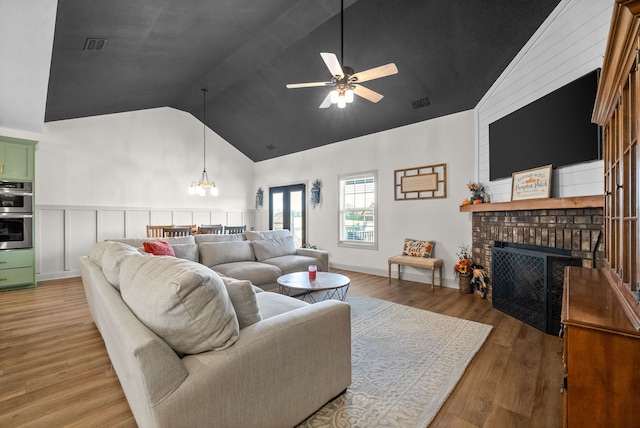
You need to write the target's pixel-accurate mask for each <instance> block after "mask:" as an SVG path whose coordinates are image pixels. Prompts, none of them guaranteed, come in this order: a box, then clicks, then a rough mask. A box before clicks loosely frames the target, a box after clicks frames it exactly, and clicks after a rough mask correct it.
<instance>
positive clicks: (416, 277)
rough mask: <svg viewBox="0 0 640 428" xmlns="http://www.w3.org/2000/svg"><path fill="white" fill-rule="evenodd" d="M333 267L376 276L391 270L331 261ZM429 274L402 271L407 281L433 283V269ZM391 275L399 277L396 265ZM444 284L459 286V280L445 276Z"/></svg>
mask: <svg viewBox="0 0 640 428" xmlns="http://www.w3.org/2000/svg"><path fill="white" fill-rule="evenodd" d="M330 265H331V268H336V269H344V270H351V271H354V272H360V273H366V274H369V275H376V276H383V277H385V278H388V277H389V271H388V270H385V269H378V268H369V267H364V266H352V265H345V264H341V263H330ZM428 272H429V274H424V275H423V274H418V273H413V272H405V271H404V269H403V271H402V279H403V280H405V279H406V280H407V281H413V282H420V283H423V284H429V285H430V284H431V273H430V272H431V271H428ZM391 275H392V277H393V278H396V279H397V278H398V276H397V275H398V271H397V270H396V268H395V267H394V268H393V270H392V272H391ZM438 283H439V282H438V273H437V272H436V284H438ZM442 285H443V286H444V287H447V288H456V289H457V288H458V281H457V280H455V279H453V278H447V277H444V278H442Z"/></svg>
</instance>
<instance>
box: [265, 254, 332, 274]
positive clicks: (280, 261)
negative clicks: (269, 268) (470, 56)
mask: <svg viewBox="0 0 640 428" xmlns="http://www.w3.org/2000/svg"><path fill="white" fill-rule="evenodd" d="M262 263H267V264H270V265H273V266H277V267H278V268H279V269H280V270H281V271H282V274H283V275H286V274H288V273H291V272H302V271H306V270H307V269H309V266H310V265H316V266H317V267H318V269H321V268H322V266H318V259H316V258H315V257H308V256H298V255H293V256H280V257H272V258H270V259H267V260H265V261H263V262H262Z"/></svg>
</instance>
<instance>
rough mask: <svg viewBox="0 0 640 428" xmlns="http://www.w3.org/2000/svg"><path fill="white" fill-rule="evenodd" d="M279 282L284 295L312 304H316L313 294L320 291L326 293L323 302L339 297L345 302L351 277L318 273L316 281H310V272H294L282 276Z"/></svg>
mask: <svg viewBox="0 0 640 428" xmlns="http://www.w3.org/2000/svg"><path fill="white" fill-rule="evenodd" d="M277 281H278V285H279V286H280V292H281V293H282V294H285V295H287V296H291V297H298V298H301V299H302V300H308V301H309V302H311V303H315V302H316V299H315V298H314V297H313V293H315V292H318V291H324V292H325V294H324V295H323V298H322V299H321V300H327V299H333V298H334V297H337V298H338V299H340V300H342V301H344V299H346V297H347V291H348V290H349V284H350V283H351V280H350V279H349V277H347V276H344V275H341V274H339V273H331V272H317V273H316V279H309V272H293V273H288V274H286V275H282V276H281V277H279V278H278V280H277Z"/></svg>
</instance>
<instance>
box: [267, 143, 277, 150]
mask: <svg viewBox="0 0 640 428" xmlns="http://www.w3.org/2000/svg"><path fill="white" fill-rule="evenodd" d="M265 147H266V148H267V150H275V149H276V146H274V145H273V144H269V145H268V146H265Z"/></svg>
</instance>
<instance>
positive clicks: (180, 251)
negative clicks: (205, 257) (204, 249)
mask: <svg viewBox="0 0 640 428" xmlns="http://www.w3.org/2000/svg"><path fill="white" fill-rule="evenodd" d="M169 245H171V248H173V252H174V253H175V255H176V257H177V258H179V259H185V260H191V261H192V262H197V261H200V253H199V252H198V245H197V244H169Z"/></svg>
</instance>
